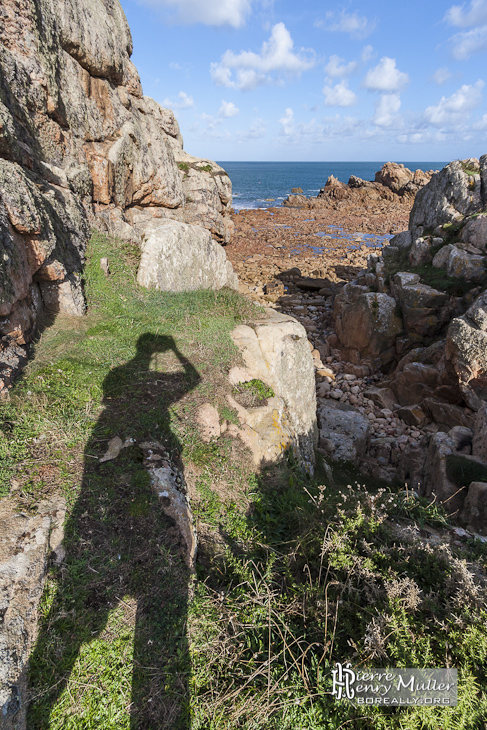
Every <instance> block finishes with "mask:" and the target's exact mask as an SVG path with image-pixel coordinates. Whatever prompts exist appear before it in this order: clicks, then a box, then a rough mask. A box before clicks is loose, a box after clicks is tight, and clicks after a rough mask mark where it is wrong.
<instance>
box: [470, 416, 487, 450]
mask: <svg viewBox="0 0 487 730" xmlns="http://www.w3.org/2000/svg"><path fill="white" fill-rule="evenodd" d="M472 454H473V455H474V456H477V457H479V458H480V459H483V460H484V461H487V404H486V403H484V404H483V405H482V406H481V407H480V408H479V410H478V411H477V415H476V417H475V424H474V435H473V441H472Z"/></svg>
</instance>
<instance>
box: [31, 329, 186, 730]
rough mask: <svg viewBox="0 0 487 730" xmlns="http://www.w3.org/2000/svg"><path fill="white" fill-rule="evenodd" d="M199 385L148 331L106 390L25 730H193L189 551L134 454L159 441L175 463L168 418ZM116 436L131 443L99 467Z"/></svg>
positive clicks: (57, 573) (34, 660) (41, 637)
mask: <svg viewBox="0 0 487 730" xmlns="http://www.w3.org/2000/svg"><path fill="white" fill-rule="evenodd" d="M154 360H156V361H157V360H158V361H159V364H160V363H161V362H162V364H163V365H164V371H163V372H161V371H157V369H153V364H154ZM156 367H157V364H156ZM199 380H200V376H199V374H198V372H197V371H196V369H195V368H194V366H193V365H192V364H191V363H190V362H189V361H188V360H187V358H185V357H184V355H183V354H182V353H181V352H180V351H179V350H178V348H177V346H176V343H175V341H174V339H173V338H172V337H170V336H166V335H156V334H152V333H146V334H143V335H141V337H139V339H138V341H137V352H136V355H135V357H134V358H133V359H132V360H130V361H129V362H127V363H126V364H124V365H122V366H119V367H116V368H114V369H113V370H111V371H110V373H109V374H108V375H107V377H106V378H105V380H104V383H103V395H104V398H103V404H104V410H103V412H102V414H101V415H100V417H99V419H98V421H97V423H96V425H95V427H94V428H93V431H92V433H91V437H90V439H89V441H88V443H87V446H86V449H85V463H84V471H83V477H82V484H81V488H80V491H79V496H78V498H77V501H76V504H75V505H74V507H73V509H72V511H71V514H70V517H69V519H68V522H67V524H66V527H65V537H64V543H63V544H64V547H65V551H66V555H65V559H64V561H63V563H62V565H60V566H57V567H56V566H53V567H52V570H51V578H52V579H53V580H55V581H56V583H57V586H56V592H55V595H54V598H53V600H52V604H51V605H50V607H49V610H47V611H46V615H45V616H44V618H42V619H41V621H40V624H39V633H38V639H37V643H36V646H35V648H34V651H33V653H32V655H31V659H30V667H31V670H30V689H31V704H30V707H29V716H28V727H29V728H30V730H35V729H38V730H40V729H41V728H42V730H45V728H46V727H48V726H49V725H50V718H52V717H54V714H57V717H64V715H65V713H68V712H69V713H70V714H71V716H73V714H74V716H76V714H77V713H78V711H79V714H80V717H81V716H83V715H84V717H85V719H86V718H87V717H89V715H90V713H91V718H90V722H91V723H92V724H89V726H90V727H100V728H101V727H103V728H105V727H117V728H118V727H120V728H121V727H127V728H128V727H129V726H130V729H131V730H149V729H154V730H156V729H157V730H162V729H163V728H171V729H173V728H174V729H176V728H178V729H179V730H189V727H190V719H189V698H188V679H189V672H190V664H189V655H188V641H187V636H186V619H187V605H188V590H189V582H190V571H189V568H188V566H187V562H186V559H185V558H186V553H187V549H186V545H185V543H184V540H183V539H182V537H181V535H180V532H179V530H178V528H177V527H176V526H175V524H174V522H173V521H172V520H171V519H170V518H169V517H167V515H166V514H165V513H164V509H163V505H162V503H161V500H160V499H159V497H158V495H157V493H156V491H155V490H154V488H153V486H152V485H151V480H150V477H149V474H148V471H147V469H146V468H145V467H144V464H143V454H142V452H141V450H140V449H139V447H138V446H137V444H140V443H142V442H144V441H148V440H150V441H151V442H157V443H158V444H159V445H160V449H158V450H159V451H160V454H156V455H155V458H158V459H160V460H162V459H166V463H172V464H173V465H174V464H176V465H177V455H178V453H179V452H180V444H179V443H178V440H177V438H176V437H175V436H174V434H173V432H172V431H171V428H170V425H171V424H170V420H171V415H170V409H171V407H172V406H174V404H175V403H177V402H178V401H179V400H180V399H181V398H183V397H184V396H185V395H186V394H187V393H189V392H190V391H191V390H192V389H193V388H194V387H195V386H196V385H197V384H198V382H199ZM115 436H120V437H121V438H122V441H123V440H124V439H133V441H134V442H135V443H133V445H130V446H127V447H126V448H123V449H122V450H121V451H120V454H119V455H118V456H117V457H116V458H115V459H113V460H107V461H105V462H103V461H100V458H101V457H102V456H103V454H104V453H105V451H106V448H107V442H108V441H110V440H111V439H112V438H113V437H115ZM125 443H127V441H126V442H125ZM156 450H157V449H156ZM132 637H133V643H132V641H131V639H132ZM77 662H78V665H77V667H78V668H77V671H78V677H77V679H75V680H74V681H72V682H71V683H70V685H69V687H68V686H67V685H68V680H69V679H70V676H71V675H72V671H73V669H74V667H75V665H76V664H77ZM131 668H132V669H131ZM130 670H131V671H130ZM81 678H82V679H81ZM88 685H90V686H88ZM108 685H111V687H110V688H109V687H108ZM117 685H118V686H117ZM46 687H48V688H49V689H47V690H46ZM109 691H110V696H113V692H114V691H115V693H116V694H117V695H118V696H119V697H120V693H121V694H122V695H123V696H122V697H121V699H120V702H118V704H117V708H113V712H117V713H119V718H118V719H117V720H115V721H113V719H112V724H110V723H109V722H108V720H105V719H103V717H105V718H109V717H110V715H111V714H112V710H111V708H109V707H106V706H105V704H106V699H105V695H106V694H107V693H108V692H109ZM73 692H74V694H75V695H76V696H75V697H73ZM73 707H76V710H73ZM78 708H79V710H78ZM128 716H130V724H128ZM97 717H99V718H100V719H99V720H97V719H96V718H97ZM83 722H84V721H83ZM93 723H94V724H93ZM97 723H98V724H97Z"/></svg>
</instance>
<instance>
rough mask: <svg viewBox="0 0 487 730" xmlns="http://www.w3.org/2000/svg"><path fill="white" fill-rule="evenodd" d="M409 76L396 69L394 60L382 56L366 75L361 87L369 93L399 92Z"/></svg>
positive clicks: (407, 81)
mask: <svg viewBox="0 0 487 730" xmlns="http://www.w3.org/2000/svg"><path fill="white" fill-rule="evenodd" d="M408 83H409V76H408V75H407V73H403V72H402V71H399V69H397V68H396V59H395V58H388V57H387V56H384V57H383V58H381V59H380V61H379V63H378V64H377V66H376V67H375V68H372V69H371V70H370V71H369V72H368V73H367V75H366V77H365V79H364V82H363V85H364V86H365V88H366V89H369V90H370V91H391V92H394V91H401V89H403V88H404V87H405V86H406V85H407V84H408Z"/></svg>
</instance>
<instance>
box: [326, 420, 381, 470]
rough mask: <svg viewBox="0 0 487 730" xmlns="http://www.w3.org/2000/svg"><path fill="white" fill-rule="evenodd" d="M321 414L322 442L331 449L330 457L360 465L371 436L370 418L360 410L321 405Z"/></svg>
mask: <svg viewBox="0 0 487 730" xmlns="http://www.w3.org/2000/svg"><path fill="white" fill-rule="evenodd" d="M319 415H320V444H323V447H324V448H325V449H326V450H327V451H329V453H330V458H331V459H332V460H333V461H338V462H340V461H344V462H351V463H352V464H354V465H355V466H358V464H359V462H360V459H361V458H362V457H363V456H364V455H365V452H366V449H367V445H368V441H369V438H370V423H369V421H368V419H367V418H365V417H364V416H362V414H361V413H359V412H358V411H354V410H347V411H342V410H340V409H337V408H333V407H331V406H323V407H321V408H320V413H319ZM330 443H331V444H332V445H333V448H331V447H330Z"/></svg>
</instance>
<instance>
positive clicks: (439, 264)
mask: <svg viewBox="0 0 487 730" xmlns="http://www.w3.org/2000/svg"><path fill="white" fill-rule="evenodd" d="M454 248H455V246H453V244H451V243H448V244H447V245H446V246H442V248H440V250H439V251H438V252H437V253H436V254H435V256H434V258H433V261H432V262H431V264H432V266H434V267H435V268H436V269H446V267H447V266H448V260H449V258H450V253H451V252H452V251H453V249H454Z"/></svg>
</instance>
